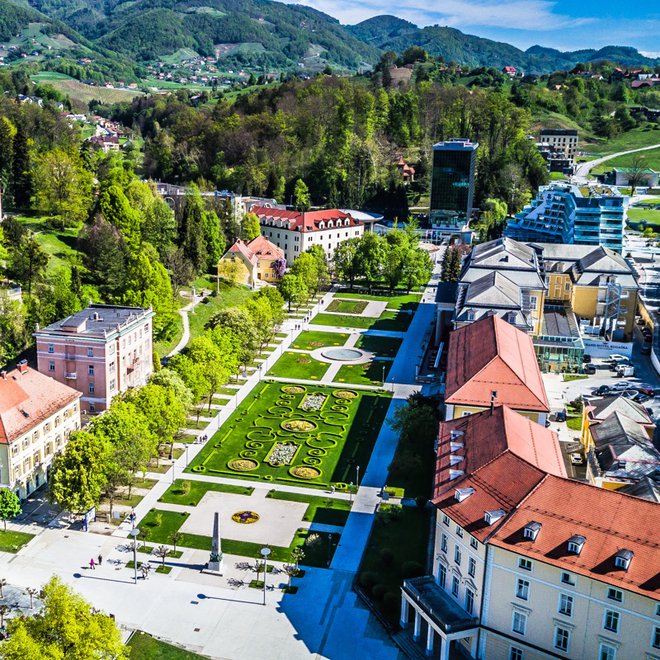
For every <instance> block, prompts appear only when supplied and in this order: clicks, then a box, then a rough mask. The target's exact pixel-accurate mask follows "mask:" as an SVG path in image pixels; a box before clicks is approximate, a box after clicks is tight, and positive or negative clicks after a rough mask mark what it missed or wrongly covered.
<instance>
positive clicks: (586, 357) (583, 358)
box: [582, 353, 591, 364]
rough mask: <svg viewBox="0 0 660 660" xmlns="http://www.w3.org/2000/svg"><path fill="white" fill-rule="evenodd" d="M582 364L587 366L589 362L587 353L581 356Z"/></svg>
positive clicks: (589, 356) (589, 357) (589, 358)
mask: <svg viewBox="0 0 660 660" xmlns="http://www.w3.org/2000/svg"><path fill="white" fill-rule="evenodd" d="M582 362H584V363H585V364H589V362H591V355H589V354H588V353H585V354H584V355H583V356H582Z"/></svg>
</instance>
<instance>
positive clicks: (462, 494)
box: [454, 486, 476, 502]
mask: <svg viewBox="0 0 660 660" xmlns="http://www.w3.org/2000/svg"><path fill="white" fill-rule="evenodd" d="M475 492H476V491H475V490H474V488H472V486H468V487H467V488H457V489H456V490H455V491H454V499H455V500H456V501H457V502H462V501H463V500H467V498H468V497H470V495H472V494H473V493H475Z"/></svg>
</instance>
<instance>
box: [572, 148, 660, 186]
mask: <svg viewBox="0 0 660 660" xmlns="http://www.w3.org/2000/svg"><path fill="white" fill-rule="evenodd" d="M659 147H660V144H653V145H651V146H650V147H641V148H640V149H631V150H630V151H619V152H618V153H616V154H609V155H607V156H603V157H602V158H596V159H595V160H588V161H586V162H585V163H578V164H577V165H576V167H575V174H574V175H573V183H575V184H578V185H579V184H582V183H587V178H588V176H589V172H591V170H592V169H593V168H594V167H596V166H597V165H600V164H601V163H604V162H606V161H608V160H611V159H612V158H617V157H618V156H625V155H626V154H635V153H637V152H638V151H648V150H649V149H658V148H659Z"/></svg>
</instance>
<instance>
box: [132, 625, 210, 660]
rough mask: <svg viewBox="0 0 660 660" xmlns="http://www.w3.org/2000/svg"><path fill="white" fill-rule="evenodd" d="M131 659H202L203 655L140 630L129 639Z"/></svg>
mask: <svg viewBox="0 0 660 660" xmlns="http://www.w3.org/2000/svg"><path fill="white" fill-rule="evenodd" d="M128 648H129V655H128V657H129V660H201V658H202V656H201V655H197V654H196V653H191V652H190V651H184V650H183V649H180V648H177V647H176V646H172V645H171V644H166V643H165V642H161V641H160V640H158V639H156V638H155V637H152V636H151V635H147V633H143V632H140V631H139V630H138V631H136V632H134V633H133V634H132V635H131V638H130V639H129V640H128Z"/></svg>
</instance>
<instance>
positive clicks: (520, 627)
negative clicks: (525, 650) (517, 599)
mask: <svg viewBox="0 0 660 660" xmlns="http://www.w3.org/2000/svg"><path fill="white" fill-rule="evenodd" d="M511 630H513V632H514V633H518V634H519V635H524V634H525V631H526V630H527V615H526V614H523V613H522V612H518V611H514V613H513V621H512V623H511Z"/></svg>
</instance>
